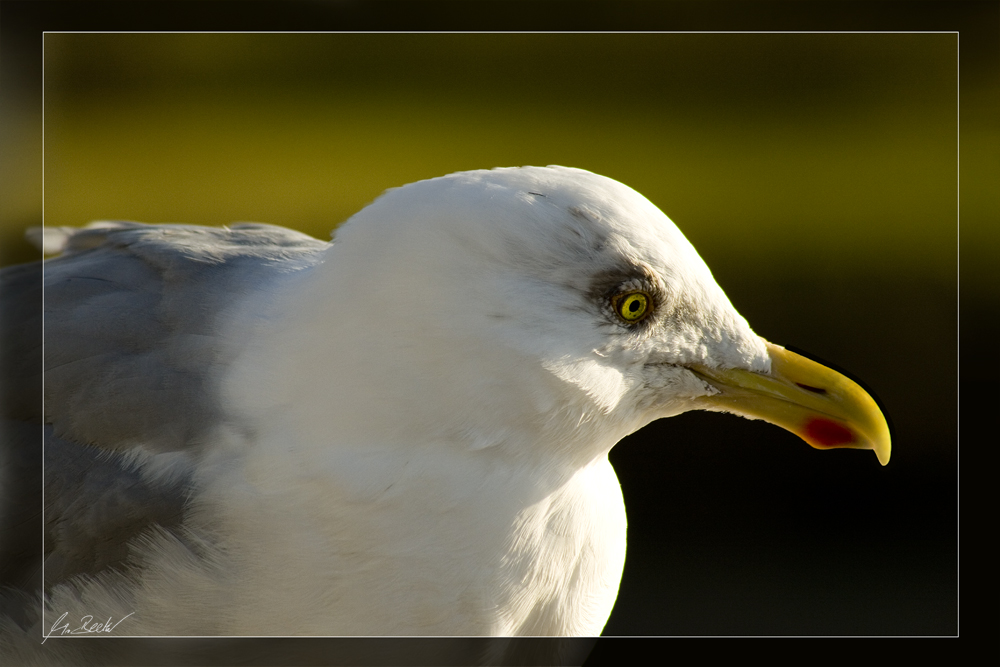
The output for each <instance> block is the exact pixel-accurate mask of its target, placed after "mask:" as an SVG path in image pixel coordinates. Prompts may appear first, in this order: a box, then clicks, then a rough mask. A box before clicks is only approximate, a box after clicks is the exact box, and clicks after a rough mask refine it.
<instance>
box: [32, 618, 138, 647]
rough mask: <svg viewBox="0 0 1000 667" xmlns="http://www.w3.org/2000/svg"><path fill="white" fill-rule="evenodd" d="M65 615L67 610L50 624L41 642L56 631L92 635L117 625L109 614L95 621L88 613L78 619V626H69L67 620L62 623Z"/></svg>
mask: <svg viewBox="0 0 1000 667" xmlns="http://www.w3.org/2000/svg"><path fill="white" fill-rule="evenodd" d="M134 613H135V612H134V611H133V612H132V614H134ZM132 614H128V616H123V617H122V618H121V619H119V621H118V623H121V622H122V621H124V620H125V619H126V618H128V617H129V616H131V615H132ZM67 616H69V612H68V611H67V612H66V613H64V614H63V615H62V616H60V617H59V619H58V620H57V621H56V622H55V623H53V624H52V628H51V629H50V630H49V632H48V634H47V635H45V639H43V640H42V643H43V644H44V643H45V641H46V640H47V639H48V638H49V637H51V636H52V635H53V634H54V633H56V632H58V633H59V634H60V635H92V634H95V633H99V632H109V633H110V632H111V631H112V630H114V629H115V628H116V627H118V623H114V624H112V623H111V617H110V616H109V617H108V620H106V621H95V620H94V617H93V616H91V615H89V614H88V615H87V616H84V617H83V618H81V619H80V625H79V626H77V627H75V628H71V627H70V624H69V621H67V622H65V623H63V620H64V619H65V618H66V617H67ZM60 623H62V625H60Z"/></svg>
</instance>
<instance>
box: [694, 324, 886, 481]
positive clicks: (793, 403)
mask: <svg viewBox="0 0 1000 667" xmlns="http://www.w3.org/2000/svg"><path fill="white" fill-rule="evenodd" d="M765 343H766V345H767V351H768V354H769V355H770V356H771V372H770V373H769V374H763V373H753V372H750V371H746V370H741V369H738V368H729V369H724V370H721V369H716V368H708V367H707V366H701V365H692V366H689V369H690V370H691V371H692V372H693V373H694V374H695V375H697V376H699V377H700V378H701V379H703V380H704V381H705V382H707V383H709V384H710V385H712V386H713V387H715V388H716V389H718V390H719V392H720V393H718V394H716V395H715V396H707V397H704V398H702V399H699V402H700V403H701V407H702V408H703V409H705V410H713V411H716V412H732V413H734V414H738V415H740V416H742V417H747V418H748V419H763V420H764V421H766V422H769V423H771V424H774V425H776V426H780V427H781V428H784V429H786V430H789V431H791V432H792V433H794V434H795V435H797V436H799V437H800V438H802V439H803V440H805V441H806V442H808V443H809V444H810V445H812V446H813V447H815V448H816V449H835V448H839V447H847V448H852V449H874V450H875V455H876V456H878V460H879V463H881V464H882V465H885V464H886V463H888V462H889V454H890V452H891V449H892V447H891V443H890V440H889V426H888V425H887V424H886V421H885V417H884V416H883V415H882V411H881V410H880V409H879V407H878V404H876V403H875V400H874V399H873V398H872V397H871V396H869V395H868V392H866V391H865V390H864V389H862V388H861V387H860V386H858V384H857V383H855V382H853V381H852V380H850V379H848V378H846V377H844V376H843V375H841V374H840V373H838V372H836V371H834V370H831V369H829V368H827V367H826V366H823V365H822V364H818V363H816V362H815V361H812V360H810V359H806V358H805V357H803V356H801V355H798V354H795V353H794V352H789V351H788V350H786V349H785V348H783V347H781V346H778V345H774V344H772V343H767V342H766V341H765Z"/></svg>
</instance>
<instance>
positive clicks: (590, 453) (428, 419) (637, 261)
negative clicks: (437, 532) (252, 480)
mask: <svg viewBox="0 0 1000 667" xmlns="http://www.w3.org/2000/svg"><path fill="white" fill-rule="evenodd" d="M320 270H321V271H323V272H326V273H327V274H328V275H329V278H328V279H327V280H322V281H317V284H319V285H322V286H323V287H322V289H323V290H324V291H325V292H326V295H325V296H326V298H325V299H308V300H307V301H308V302H310V303H313V304H315V303H325V304H326V305H325V306H324V307H323V308H325V309H326V313H325V316H324V317H323V321H324V329H323V331H324V333H323V336H324V340H329V341H330V343H329V345H334V341H335V342H336V346H337V347H338V348H339V349H340V350H342V351H341V352H340V353H339V354H337V355H334V356H335V359H336V363H337V365H338V366H339V368H337V369H336V372H337V373H338V374H341V373H342V374H344V375H342V377H347V378H351V382H354V383H358V384H366V385H372V386H376V387H377V389H378V391H375V392H369V391H355V390H354V389H352V387H351V386H350V385H351V382H348V383H346V385H345V386H344V387H343V388H342V389H341V390H340V391H335V392H334V393H333V394H331V393H330V391H329V389H328V388H327V389H324V390H321V389H320V388H319V387H318V386H316V387H310V386H309V383H304V385H303V386H304V387H305V391H308V392H310V393H311V394H312V395H313V396H318V395H322V397H323V400H325V401H326V403H325V404H324V409H326V410H331V411H333V412H334V413H336V415H337V419H338V422H337V423H338V425H339V428H340V430H342V431H343V430H344V429H343V427H344V426H345V425H347V424H349V423H351V422H357V423H359V424H363V425H364V428H361V427H360V426H359V428H358V429H357V432H358V433H361V432H364V433H367V434H369V435H371V433H372V429H373V425H374V424H376V423H378V424H383V425H384V430H383V432H382V433H381V435H380V436H379V437H381V438H383V439H393V438H405V439H413V438H427V439H433V440H435V441H448V442H453V443H455V444H456V445H457V446H462V447H467V448H472V449H482V448H487V447H498V448H500V449H503V450H508V451H511V452H512V453H515V454H519V455H544V456H553V455H554V456H559V457H563V458H564V459H566V460H571V461H573V462H574V464H579V463H582V462H585V461H587V460H590V459H593V458H595V457H599V456H602V455H603V454H606V452H607V451H608V450H609V449H610V448H611V447H612V446H613V445H614V444H615V443H616V442H617V441H618V440H620V439H621V438H622V437H624V436H625V435H628V434H629V433H631V432H633V431H635V430H637V429H638V428H640V427H642V426H643V425H645V424H647V423H649V422H650V421H653V420H655V419H658V418H661V417H669V416H672V415H676V414H679V413H681V412H684V411H687V410H691V409H706V410H715V411H724V412H732V413H736V414H740V415H742V416H745V417H749V418H752V419H764V420H767V421H770V422H772V423H775V424H777V425H779V426H782V427H783V428H786V429H788V430H790V431H792V432H794V433H796V434H798V435H800V436H801V437H802V438H803V439H804V440H806V441H807V442H808V443H809V444H811V445H813V446H814V447H818V448H830V447H855V448H869V449H875V451H876V453H877V454H878V457H879V459H880V460H881V461H882V462H883V464H884V463H885V462H887V461H888V457H889V434H888V429H887V427H886V424H885V420H884V418H883V417H882V414H881V412H880V410H879V409H878V407H877V405H876V404H875V402H874V401H873V400H872V399H871V398H870V397H869V395H868V394H867V393H866V392H864V391H863V390H862V389H861V388H860V387H859V386H858V385H856V384H855V383H853V382H852V381H850V380H849V379H847V378H846V377H844V376H842V375H841V374H839V373H836V372H834V371H832V370H830V369H828V368H826V367H824V366H822V365H820V364H817V363H815V362H812V361H810V360H808V359H805V358H804V357H801V356H799V355H796V354H794V353H792V352H789V351H787V350H785V349H783V348H781V347H779V346H777V345H773V344H771V343H769V342H767V341H765V340H764V339H762V338H761V337H759V336H757V335H756V334H755V333H754V332H753V331H752V330H751V328H750V326H749V325H748V323H747V322H746V320H745V319H744V318H743V317H741V316H740V315H739V313H738V312H737V311H736V310H735V309H734V308H733V306H732V304H731V303H730V302H729V300H728V298H727V297H726V295H725V294H724V292H723V291H722V289H721V288H720V287H719V286H718V284H717V283H716V282H715V280H714V279H713V277H712V274H711V272H710V271H709V269H708V267H707V266H706V265H705V263H704V262H703V261H702V259H701V258H700V256H699V255H698V253H697V252H696V251H695V249H694V248H693V246H692V245H691V244H690V243H689V242H688V241H687V239H686V238H685V237H684V235H683V234H682V233H681V232H680V230H679V229H678V228H677V227H676V226H675V225H674V223H673V222H671V220H670V219H669V218H668V217H667V216H666V215H664V214H663V213H662V212H661V211H660V210H659V209H658V208H657V207H656V206H654V205H653V204H652V203H651V202H650V201H649V200H647V199H646V198H645V197H643V196H642V195H640V194H639V193H637V192H635V191H634V190H632V189H631V188H629V187H627V186H625V185H623V184H621V183H618V182H617V181H614V180H612V179H609V178H606V177H603V176H599V175H596V174H593V173H590V172H587V171H583V170H580V169H570V168H565V167H544V168H539V167H522V168H509V169H494V170H484V171H470V172H461V173H456V174H452V175H450V176H445V177H441V178H435V179H430V180H426V181H420V182H417V183H413V184H410V185H406V186H404V187H401V188H396V189H393V190H390V191H388V192H387V193H385V194H384V195H382V196H381V197H380V198H379V199H377V200H376V201H375V202H373V203H372V204H371V205H369V206H368V207H366V208H365V209H363V210H362V211H361V212H359V213H358V214H356V215H355V216H353V217H352V218H351V219H350V220H349V221H347V222H346V223H345V224H344V225H343V226H341V228H340V229H338V230H337V232H336V236H335V239H334V244H333V247H332V248H331V252H330V255H329V257H328V258H327V259H326V260H325V261H324V263H323V265H322V266H321V267H320ZM304 344H310V345H316V344H319V345H323V344H324V343H323V342H320V341H316V340H315V339H312V340H310V341H309V342H304ZM355 389H356V386H355ZM372 395H378V396H380V400H379V401H378V405H374V406H373V405H372V404H371V402H370V401H369V400H368V399H367V398H365V397H370V396H372ZM387 414H388V417H387ZM380 428H381V427H380ZM393 430H395V433H393Z"/></svg>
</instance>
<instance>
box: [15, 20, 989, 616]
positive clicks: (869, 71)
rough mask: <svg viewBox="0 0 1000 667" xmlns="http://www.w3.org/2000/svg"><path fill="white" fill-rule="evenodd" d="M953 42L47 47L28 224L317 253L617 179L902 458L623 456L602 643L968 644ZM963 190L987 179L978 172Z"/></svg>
mask: <svg viewBox="0 0 1000 667" xmlns="http://www.w3.org/2000/svg"><path fill="white" fill-rule="evenodd" d="M957 42H958V38H957V36H956V35H955V34H953V33H942V34H932V33H923V34H918V33H881V34H846V33H816V34H735V33H722V34H711V33H708V34H693V33H689V34H61V33H49V34H47V35H45V38H44V75H45V78H44V96H45V97H44V177H45V178H44V215H45V224H47V225H81V224H85V223H87V222H89V221H91V220H98V219H131V220H140V221H145V222H187V223H199V224H208V225H219V224H225V223H229V222H234V221H248V220H252V221H262V222H270V223H275V224H280V225H286V226H289V227H294V228H296V229H300V230H302V231H306V232H308V233H311V234H314V235H316V236H319V237H321V238H326V237H327V235H328V234H329V233H330V231H331V230H332V229H334V228H335V227H336V226H337V225H338V224H339V223H341V222H342V221H344V220H345V219H347V218H348V217H349V216H350V215H351V214H352V213H353V212H355V211H357V210H358V209H360V208H361V207H363V206H364V205H365V204H366V203H368V202H370V201H371V200H372V199H374V198H375V197H376V196H378V195H379V194H380V193H381V192H382V191H384V190H385V189H386V188H389V187H393V186H398V185H402V184H404V183H408V182H411V181H415V180H418V179H423V178H431V177H434V176H439V175H443V174H447V173H450V172H454V171H459V170H465V169H477V168H489V167H496V166H513V165H528V164H541V165H545V164H562V165H567V166H574V167H580V168H584V169H589V170H591V171H594V172H597V173H601V174H604V175H606V176H609V177H612V178H615V179H617V180H620V181H622V182H624V183H626V184H627V185H630V186H631V187H633V188H635V189H636V190H638V191H639V192H641V193H643V194H644V195H645V196H647V197H648V198H649V199H650V200H651V201H653V202H654V203H655V204H657V205H658V206H659V207H660V208H661V209H662V210H663V211H664V212H665V213H666V214H667V215H668V216H670V217H671V219H673V220H674V221H675V222H676V223H677V224H678V226H679V227H680V228H681V230H682V231H683V232H684V233H685V234H686V235H687V236H688V238H689V239H690V240H691V241H692V243H693V244H694V245H695V247H696V248H698V250H699V252H700V253H701V254H702V256H703V257H704V258H705V260H706V261H707V263H708V264H709V266H710V267H711V268H712V270H713V272H714V274H715V276H716V278H717V279H718V281H719V283H720V285H722V287H723V289H725V290H726V291H727V293H728V294H729V296H730V298H731V300H732V301H733V303H734V305H735V306H736V308H737V309H739V310H740V311H741V313H742V314H743V315H744V316H746V317H747V319H748V320H749V322H750V323H751V326H753V327H754V328H755V330H756V331H757V332H758V333H760V334H761V335H762V336H764V337H765V338H768V339H770V340H773V341H775V342H777V343H780V344H784V345H787V346H792V347H795V348H798V349H801V350H804V351H807V352H810V353H812V354H813V355H815V356H817V357H818V358H820V359H823V360H826V361H828V362H832V363H834V364H836V365H838V366H839V367H841V368H843V369H845V370H847V371H848V372H849V373H851V374H853V375H854V376H855V377H857V378H859V379H860V380H861V381H862V382H863V383H864V384H865V385H866V386H868V387H870V388H871V389H872V390H873V391H874V393H875V394H876V395H877V396H878V399H879V401H880V402H881V404H882V405H883V407H884V408H885V410H886V413H887V414H888V416H889V419H890V421H891V423H892V427H893V435H894V451H893V459H892V462H891V463H890V465H889V466H888V467H886V468H881V467H879V466H878V464H877V461H876V459H875V456H874V455H873V454H871V453H870V452H856V451H833V452H817V451H814V450H811V449H809V448H808V447H807V446H805V445H804V444H803V443H801V442H800V441H798V440H797V439H796V438H795V437H794V436H791V435H790V434H787V433H785V432H783V431H780V430H779V429H776V428H774V427H771V426H768V425H766V424H761V423H759V422H748V421H744V420H739V419H737V418H734V417H728V416H719V415H708V414H689V415H683V416H681V417H678V418H675V419H671V420H665V421H661V422H658V423H655V424H652V425H650V426H649V427H647V428H646V429H643V430H642V431H640V432H639V433H637V434H635V435H634V436H631V437H630V438H628V439H627V440H626V441H624V442H623V443H621V444H620V445H619V446H618V447H616V448H615V450H614V451H613V452H612V462H613V463H614V464H615V467H616V470H617V471H618V473H619V477H620V479H621V481H622V485H623V491H624V494H625V499H626V506H627V508H628V512H629V521H630V526H629V553H628V559H627V563H626V570H625V576H624V579H623V582H622V589H621V593H620V596H619V600H618V604H617V605H616V608H615V611H614V613H613V615H612V617H611V620H610V622H609V624H608V626H607V628H606V631H605V632H606V634H624V635H647V634H661V635H662V634H669V635H719V634H725V635H756V634H765V635H797V634H812V635H856V634H862V635H922V634H934V635H947V634H954V633H955V632H956V631H957V618H956V613H957V550H956V548H957V537H956V528H957V502H956V495H957V478H956V474H957V401H956V394H957V386H956V376H957V352H956V348H957V324H956V317H957V271H958V264H957V255H958V239H957V235H958V229H959V228H958V107H957V102H958V74H957V69H958V68H957V65H958V62H957V58H958V51H957ZM966 94H968V95H971V96H976V95H979V96H988V95H992V94H993V91H992V90H987V89H985V88H983V89H977V88H975V86H972V87H970V88H969V90H968V91H963V96H964V95H966ZM963 99H964V98H963ZM965 131H966V130H965V129H964V128H963V145H964V143H965V142H970V144H971V145H974V146H975V145H979V146H982V145H993V146H995V145H996V141H997V137H996V136H995V133H994V134H989V133H988V132H986V130H983V129H978V130H977V129H973V128H971V127H970V128H969V130H968V132H971V133H973V134H972V135H965V134H964V132H965ZM976 132H980V134H978V135H977V134H975V133H976ZM10 141H11V142H13V143H11V150H19V149H21V148H23V149H24V150H35V149H36V145H35V143H36V142H37V137H35V136H34V135H32V134H31V133H25V134H24V136H23V137H20V138H18V137H15V138H14V139H11V140H10ZM18 142H24V144H23V146H22V145H21V144H20V143H18ZM7 164H10V163H7ZM4 178H5V179H8V178H9V179H14V180H13V181H11V182H16V180H17V179H22V180H23V181H24V182H25V183H28V182H29V181H32V179H34V180H37V174H30V173H20V172H15V171H10V172H9V173H7V174H6V175H5V176H4ZM977 179H978V180H977ZM962 187H963V192H966V191H967V189H971V190H969V191H971V192H973V193H975V192H977V189H978V191H979V192H984V191H986V190H989V189H992V188H995V184H992V185H991V184H990V183H989V181H988V179H987V178H985V177H983V176H977V175H976V174H975V173H973V172H972V171H971V170H970V172H969V173H968V174H966V173H963V181H962ZM9 191H11V192H15V193H22V192H23V198H22V199H18V197H19V196H21V195H17V194H16V195H15V196H12V197H9V198H7V199H6V201H4V202H3V203H2V206H3V211H2V213H3V220H4V228H3V229H2V230H0V231H2V235H3V236H2V241H3V247H2V253H3V254H2V257H0V258H2V260H3V261H4V262H5V263H11V262H16V261H24V260H27V259H31V257H32V253H31V250H30V248H29V247H28V246H27V245H26V244H24V243H23V242H22V241H20V240H19V236H20V234H21V233H22V230H23V228H24V226H26V225H28V224H37V223H38V222H39V221H38V220H37V219H34V216H35V210H36V200H35V199H34V198H33V196H32V192H34V191H33V190H32V188H30V187H25V188H21V189H19V188H11V189H9ZM965 201H966V200H964V199H963V208H962V211H961V213H962V225H963V227H962V231H963V234H969V235H971V236H972V238H982V239H983V240H984V241H985V240H992V238H993V235H994V232H993V231H992V223H991V222H990V219H989V212H988V211H987V210H986V208H985V206H986V204H985V203H981V204H977V203H976V202H977V201H979V202H985V201H988V198H980V199H976V198H974V197H969V199H968V202H969V203H968V204H966V203H965ZM977 206H980V208H977ZM980 245H981V246H982V249H977V248H976V247H973V249H972V252H973V253H975V252H983V253H985V252H987V251H986V250H985V247H986V245H987V244H986V243H983V244H980ZM984 289H985V290H986V291H987V292H989V293H990V294H993V292H992V291H991V290H992V288H991V287H987V288H984Z"/></svg>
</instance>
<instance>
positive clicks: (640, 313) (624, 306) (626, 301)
mask: <svg viewBox="0 0 1000 667" xmlns="http://www.w3.org/2000/svg"><path fill="white" fill-rule="evenodd" d="M649 305H650V304H649V296H647V295H646V294H644V293H643V292H631V293H630V294H622V295H621V296H619V297H617V298H616V299H615V310H616V311H617V312H618V316H619V317H621V318H622V319H623V320H625V321H626V322H638V321H639V320H641V319H642V318H644V317H646V315H648V314H649Z"/></svg>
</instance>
